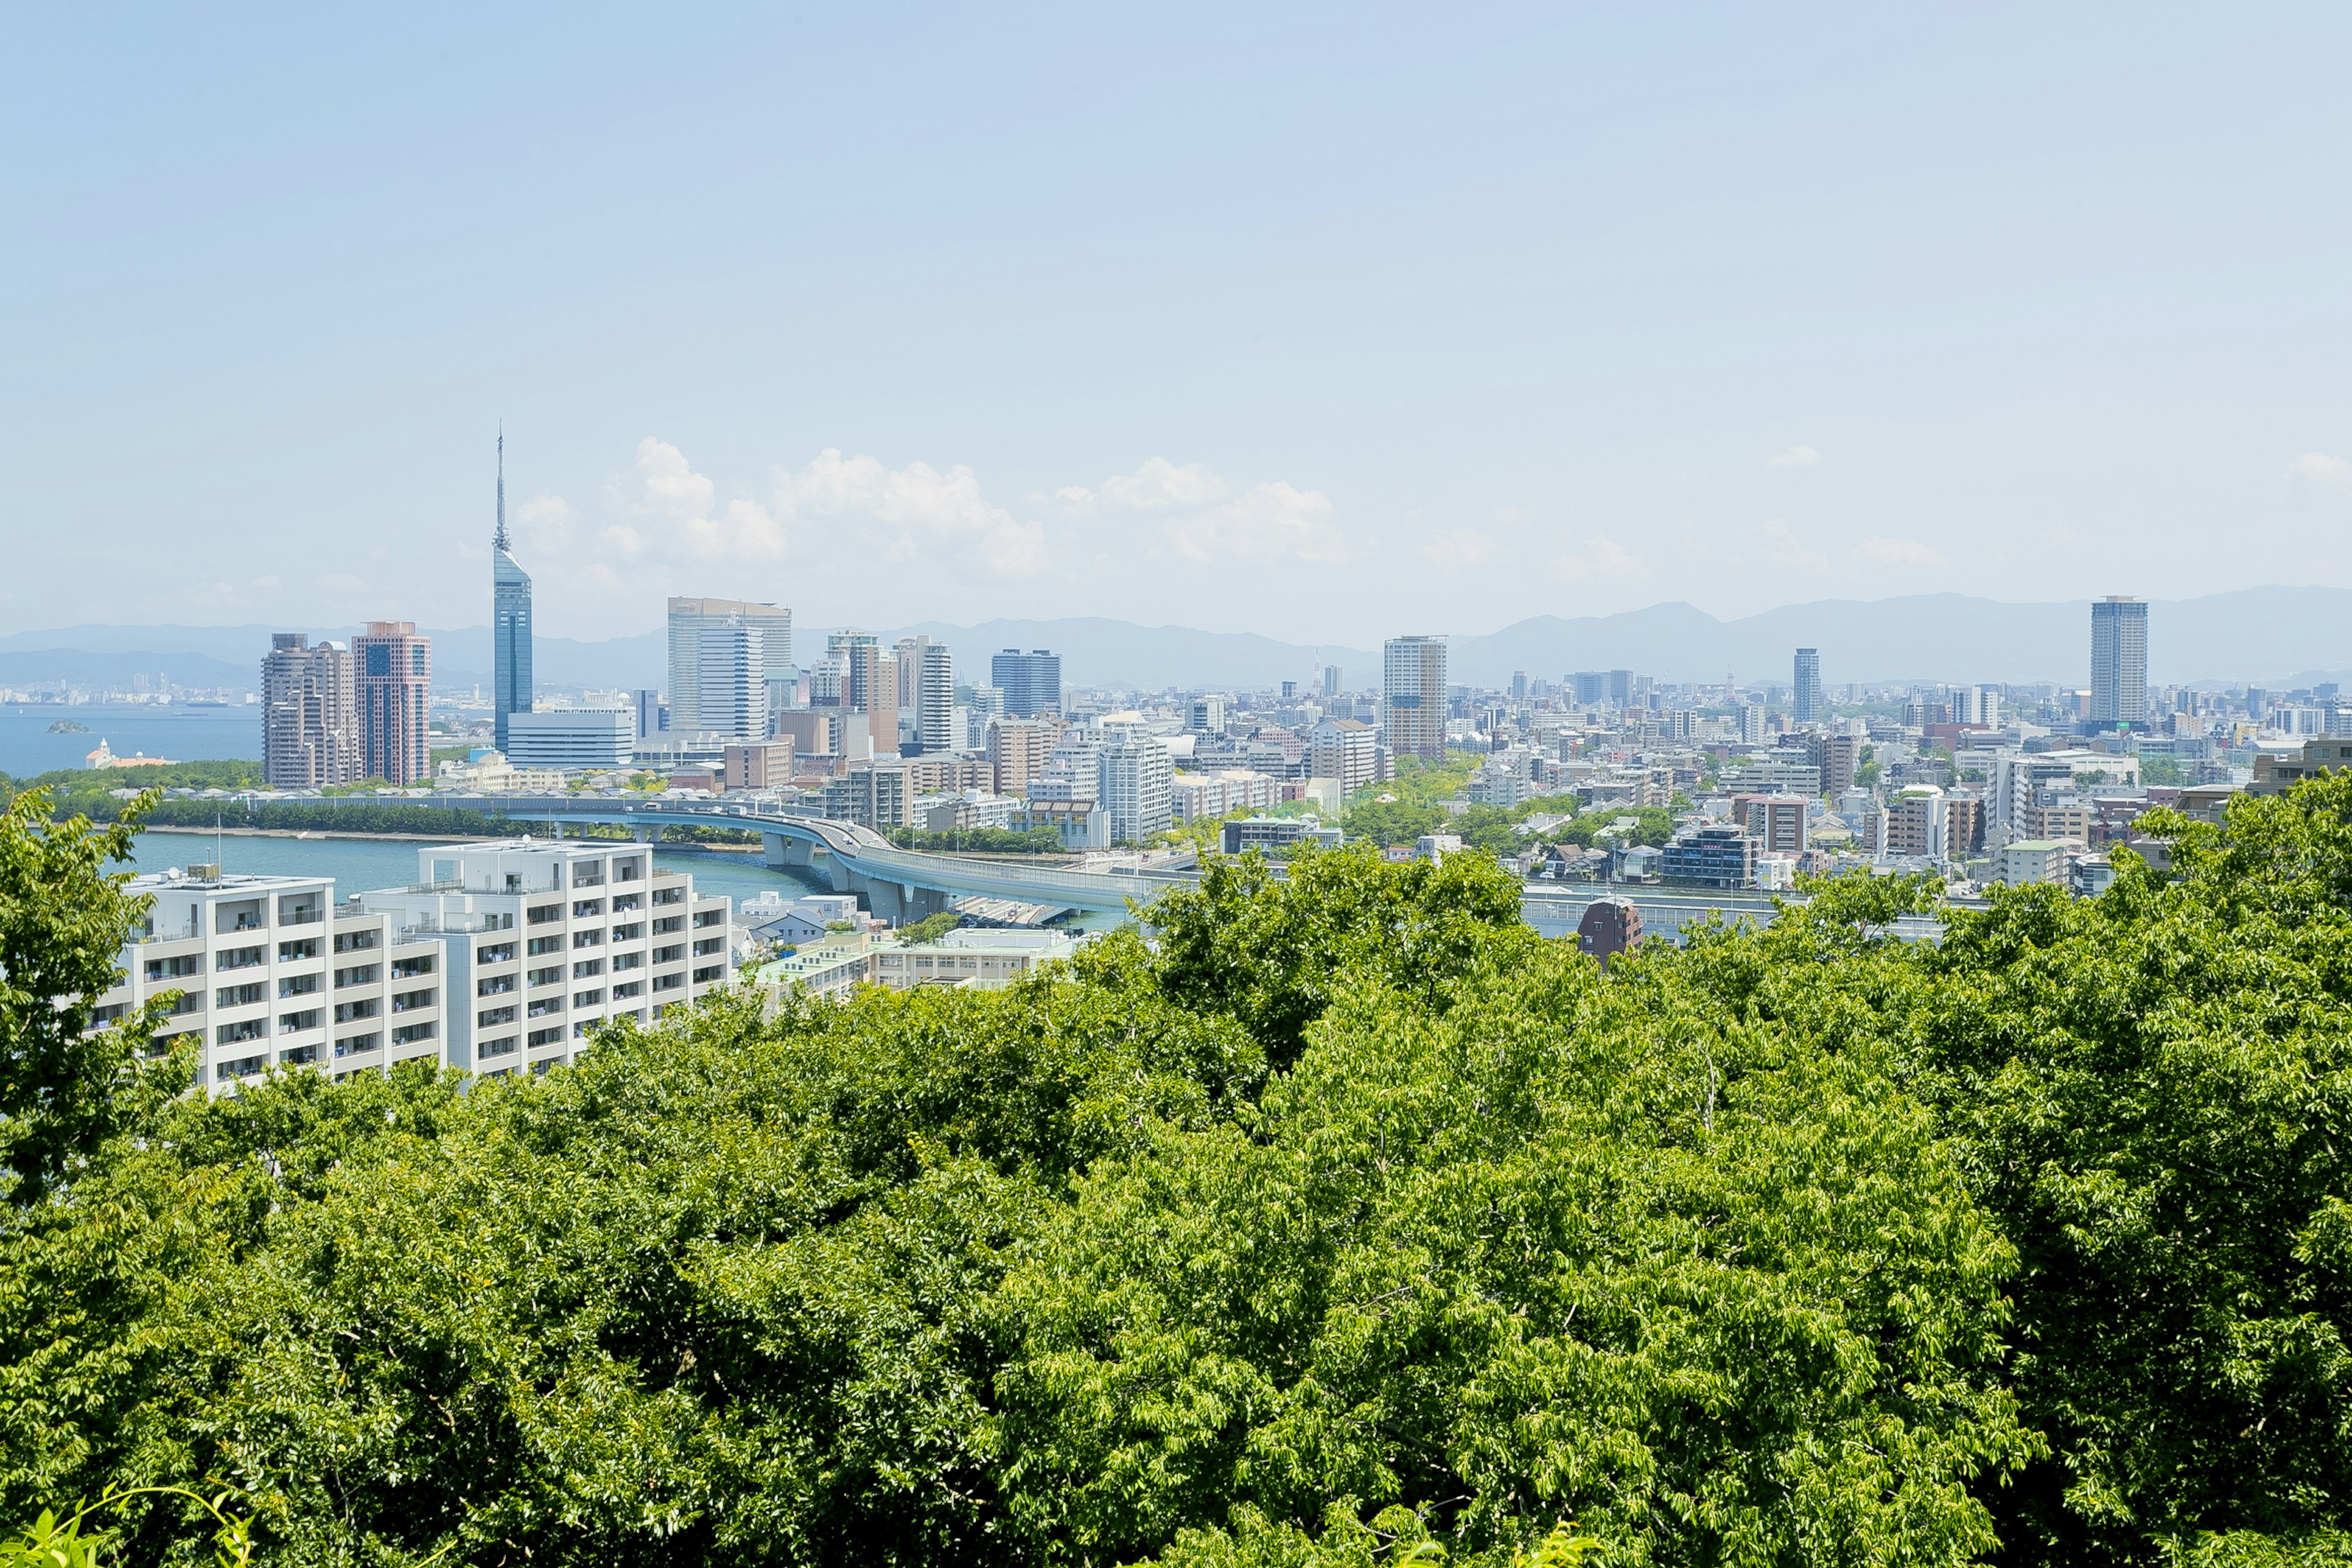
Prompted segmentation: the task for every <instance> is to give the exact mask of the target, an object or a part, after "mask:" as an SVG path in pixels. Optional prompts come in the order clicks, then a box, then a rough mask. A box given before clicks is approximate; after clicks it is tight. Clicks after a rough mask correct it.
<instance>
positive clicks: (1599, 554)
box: [1551, 533, 1650, 583]
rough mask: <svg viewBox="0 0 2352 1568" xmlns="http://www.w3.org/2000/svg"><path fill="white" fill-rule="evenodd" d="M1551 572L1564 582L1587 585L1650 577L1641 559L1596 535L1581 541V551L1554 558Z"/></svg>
mask: <svg viewBox="0 0 2352 1568" xmlns="http://www.w3.org/2000/svg"><path fill="white" fill-rule="evenodd" d="M1551 572H1552V575H1553V576H1555V577H1557V578H1559V580H1560V581H1561V582H1563V583H1588V582H1593V581H1596V580H1606V579H1619V580H1622V579H1626V578H1633V577H1646V576H1648V575H1649V574H1650V568H1649V566H1648V564H1647V563H1644V562H1643V559H1642V558H1641V557H1640V556H1638V555H1636V554H1634V553H1633V552H1632V551H1630V550H1628V549H1626V548H1625V547H1624V546H1623V545H1622V544H1620V543H1618V542H1616V541H1615V540H1613V539H1611V538H1609V537H1608V536H1607V535H1605V534H1599V533H1596V534H1594V535H1592V536H1591V538H1589V539H1587V540H1586V541H1585V542H1584V548H1583V549H1582V550H1581V551H1570V552H1566V553H1564V554H1559V555H1555V556H1553V557H1552V558H1551Z"/></svg>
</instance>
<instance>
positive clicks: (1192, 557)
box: [1054, 458, 1348, 566]
mask: <svg viewBox="0 0 2352 1568" xmlns="http://www.w3.org/2000/svg"><path fill="white" fill-rule="evenodd" d="M1054 500H1056V501H1057V502H1059V503H1060V506H1061V513H1060V515H1061V521H1063V522H1065V523H1066V524H1071V525H1082V524H1099V523H1114V524H1115V523H1118V522H1129V523H1143V522H1154V521H1156V522H1157V523H1158V527H1157V529H1156V530H1155V533H1156V537H1157V548H1158V551H1159V552H1160V553H1162V554H1172V555H1175V556H1178V557H1180V558H1181V559H1182V560H1185V561H1190V562H1192V563H1196V564H1199V565H1203V566H1207V565H1218V564H1222V563H1226V562H1230V561H1234V560H1242V561H1249V562H1255V563H1260V564H1266V565H1270V564H1273V563H1276V562H1282V561H1296V562H1306V563H1336V562H1341V561H1345V560H1347V559H1348V542H1347V538H1346V536H1345V535H1344V534H1343V533H1342V532H1341V531H1340V530H1339V525H1338V524H1337V523H1335V522H1333V521H1331V514H1332V511H1333V510H1334V509H1333V507H1332V505H1331V498H1330V497H1329V496H1327V495H1325V494H1324V493H1323V492H1322V491H1320V490H1302V489H1298V488H1297V486H1295V485H1293V484H1291V483H1289V482H1288V481H1287V480H1284V479H1276V480H1274V481H1273V482H1271V483H1268V484H1261V485H1253V486H1251V487H1250V488H1249V489H1246V490H1244V491H1242V492H1241V493H1240V494H1238V495H1236V494H1234V488H1233V486H1232V485H1230V484H1228V483H1227V482H1226V481H1225V480H1224V479H1223V477H1221V476H1220V475H1217V474H1215V473H1213V472H1211V471H1210V470H1209V468H1207V467H1206V466H1205V465H1203V464H1201V463H1186V464H1184V465H1183V466H1182V467H1181V468H1180V467H1178V466H1177V465H1176V464H1174V463H1171V462H1170V461H1169V460H1168V459H1167V458H1150V459H1149V460H1147V461H1146V462H1144V463H1142V464H1141V465H1139V467H1138V468H1136V470H1135V472H1133V473H1131V474H1113V475H1112V476H1111V477H1110V478H1108V479H1105V480H1103V482H1102V483H1100V484H1099V485H1096V486H1093V487H1091V488H1089V487H1087V486H1085V485H1068V486H1065V487H1064V488H1063V489H1058V490H1055V492H1054Z"/></svg>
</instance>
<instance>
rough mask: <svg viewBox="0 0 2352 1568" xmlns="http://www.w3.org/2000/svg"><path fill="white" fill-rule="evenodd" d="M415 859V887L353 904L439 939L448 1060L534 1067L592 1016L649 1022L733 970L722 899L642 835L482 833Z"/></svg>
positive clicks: (583, 1037)
mask: <svg viewBox="0 0 2352 1568" xmlns="http://www.w3.org/2000/svg"><path fill="white" fill-rule="evenodd" d="M416 858H417V876H416V880H415V884H414V885H412V886H410V887H406V888H385V889H377V890H373V891H369V892H363V893H361V894H359V895H357V898H356V902H357V903H358V905H359V907H360V908H361V909H362V910H365V911H367V913H368V914H370V915H373V916H377V917H389V918H390V919H391V921H392V922H393V926H394V930H395V931H400V932H403V933H405V935H406V936H407V937H415V938H429V939H430V940H431V941H433V942H436V943H437V944H438V946H439V948H440V950H441V957H440V971H441V975H442V983H443V984H444V986H445V987H446V994H447V1005H446V1008H445V1010H444V1023H445V1037H446V1051H445V1054H444V1057H443V1059H444V1060H445V1061H446V1063H447V1064H448V1065H449V1066H451V1067H457V1068H468V1069H470V1070H472V1071H474V1072H478V1073H481V1074H483V1075H485V1076H486V1077H499V1076H502V1075H504V1074H507V1073H510V1072H515V1071H518V1070H520V1069H521V1068H525V1067H528V1068H530V1069H531V1070H533V1071H540V1072H543V1071H545V1070H546V1069H547V1068H551V1067H556V1066H561V1065H562V1064H563V1063H566V1062H569V1061H571V1060H572V1057H573V1056H574V1055H575V1054H576V1053H577V1052H578V1051H579V1050H581V1049H582V1048H583V1047H584V1045H585V1044H586V1042H587V1040H588V1037H590V1036H591V1035H593V1033H594V1032H595V1030H596V1029H597V1027H598V1026H600V1025H603V1024H604V1023H607V1022H610V1021H612V1020H614V1019H618V1018H622V1017H628V1018H632V1019H635V1020H636V1021H638V1022H640V1023H644V1022H646V1021H649V1020H650V1019H652V1018H655V1017H657V1016H660V1015H661V1014H663V1013H665V1012H667V1011H668V1010H669V1009H670V1008H671V1007H673V1006H676V1005H678V1004H679V1003H683V1002H691V1001H694V1000H696V999H698V998H699V997H701V996H704V995H707V994H709V992H711V991H712V990H714V989H717V988H719V987H721V986H724V985H726V984H728V983H729V981H730V979H731V978H732V976H733V972H734V953H733V952H732V947H731V942H730V936H729V921H728V916H729V911H730V900H727V899H725V898H698V897H697V896H696V894H695V891H694V879H693V878H692V877H690V876H687V875H685V874H683V873H681V872H677V871H664V870H659V869H657V868H655V866H654V863H653V855H652V853H651V851H650V850H648V849H647V848H646V846H644V845H642V844H614V843H610V842H606V843H603V844H594V843H591V842H589V841H586V840H582V839H545V838H507V839H489V840H486V841H480V842H474V843H466V844H446V845H432V846H428V847H424V848H420V849H419V850H418V851H417V852H416ZM362 1065H372V1064H365V1063H363V1064H362Z"/></svg>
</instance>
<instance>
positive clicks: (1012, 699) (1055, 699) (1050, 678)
mask: <svg viewBox="0 0 2352 1568" xmlns="http://www.w3.org/2000/svg"><path fill="white" fill-rule="evenodd" d="M988 683H989V684H990V685H991V686H994V687H998V688H1000V689H1003V692H1004V711H1005V712H1006V713H1007V714H1009V715H1011V716H1012V717H1013V718H1015V719H1034V718H1035V717H1037V715H1039V714H1040V713H1059V712H1060V711H1061V710H1062V656H1061V655H1059V654H1057V653H1051V652H1048V651H1047V650H1046V649H1045V648H1042V647H1034V648H1031V649H1030V650H1029V651H1028V652H1027V653H1023V652H1022V651H1021V650H1020V649H1019V648H1017V647H1009V648H1006V649H1005V650H1004V651H1003V653H1000V654H998V655H996V656H995V657H994V658H992V659H990V660H989V661H988Z"/></svg>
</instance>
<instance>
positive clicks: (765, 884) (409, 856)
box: [131, 832, 829, 904]
mask: <svg viewBox="0 0 2352 1568" xmlns="http://www.w3.org/2000/svg"><path fill="white" fill-rule="evenodd" d="M457 842H462V841H457ZM215 847H217V848H218V851H219V858H220V860H221V863H222V868H223V869H225V870H227V871H232V872H240V871H241V872H245V873H247V874H250V875H263V876H289V877H332V878H333V879H335V896H336V897H337V898H341V897H342V896H343V895H344V894H346V893H352V892H357V891H361V890H362V889H368V888H397V887H406V886H407V885H408V884H410V883H412V882H414V881H415V880H416V879H417V863H416V852H417V851H418V850H420V849H423V848H425V847H427V846H426V845H425V843H424V841H422V840H418V839H409V840H399V839H385V838H264V837H238V836H237V835H236V834H223V835H222V836H221V837H218V838H215V837H213V836H212V835H210V834H195V833H152V832H151V833H142V834H141V835H140V836H139V837H138V838H137V839H135V840H134V841H133V842H132V845H131V868H132V869H135V870H140V871H161V870H163V869H164V868H166V867H171V866H186V865H188V864H189V863H190V862H192V861H200V860H203V861H208V860H211V859H212V858H214V851H215ZM654 864H655V865H656V866H658V867H660V868H662V869H663V870H665V871H683V872H685V873H686V874H687V875H688V876H690V877H692V878H693V879H694V888H695V891H696V892H698V893H724V894H726V895H727V896H728V897H730V898H731V899H733V900H735V901H736V902H737V903H739V904H740V903H741V902H742V901H743V900H746V899H749V898H752V897H755V896H757V895H758V894H760V893H761V892H764V891H765V890H767V889H770V888H773V889H777V890H778V891H779V892H781V893H782V895H783V896H784V897H785V898H788V899H796V898H798V897H800V896H801V895H802V894H803V893H807V892H814V891H819V890H821V889H816V888H814V886H813V885H812V884H810V883H807V882H803V881H802V880H800V879H798V878H796V877H794V876H793V874H792V873H790V872H788V871H772V870H770V869H769V868H767V867H765V866H762V865H761V864H760V863H759V861H758V860H757V859H756V858H753V857H751V856H748V855H716V854H710V853H707V852H699V851H696V850H691V849H663V848H660V847H656V848H655V850H654ZM825 890H829V889H825Z"/></svg>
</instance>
